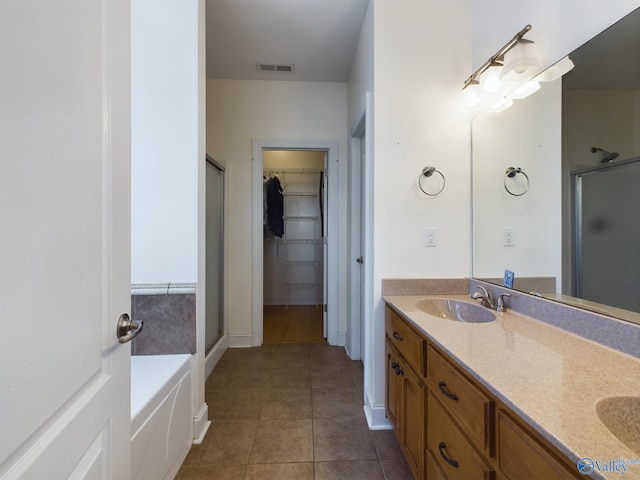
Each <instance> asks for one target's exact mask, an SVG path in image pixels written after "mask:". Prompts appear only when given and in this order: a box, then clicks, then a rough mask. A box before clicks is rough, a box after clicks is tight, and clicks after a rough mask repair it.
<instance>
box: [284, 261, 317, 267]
mask: <svg viewBox="0 0 640 480" xmlns="http://www.w3.org/2000/svg"><path fill="white" fill-rule="evenodd" d="M284 263H285V264H287V265H289V264H291V265H300V266H304V265H310V266H315V265H318V264H319V263H320V262H319V261H318V260H287V261H285V262H284Z"/></svg>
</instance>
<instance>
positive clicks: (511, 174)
mask: <svg viewBox="0 0 640 480" xmlns="http://www.w3.org/2000/svg"><path fill="white" fill-rule="evenodd" d="M519 173H521V174H522V175H523V176H524V178H525V179H526V181H527V183H526V185H525V187H524V190H523V191H522V192H520V193H514V192H512V191H511V190H509V187H507V178H514V177H515V176H516V175H517V174H519ZM502 183H503V185H504V189H505V190H506V191H507V192H508V193H509V195H513V196H514V197H521V196H522V195H524V194H525V193H527V192H528V191H529V176H528V175H527V174H526V173H524V170H522V169H521V168H520V167H518V168H515V167H509V168H507V171H506V172H505V174H504V180H503V181H502Z"/></svg>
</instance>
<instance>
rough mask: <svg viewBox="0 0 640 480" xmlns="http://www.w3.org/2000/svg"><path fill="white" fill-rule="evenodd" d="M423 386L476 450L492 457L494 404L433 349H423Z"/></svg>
mask: <svg viewBox="0 0 640 480" xmlns="http://www.w3.org/2000/svg"><path fill="white" fill-rule="evenodd" d="M427 371H428V373H427V384H428V385H429V389H430V391H431V392H433V396H434V397H437V398H438V399H439V400H440V401H441V402H442V404H443V405H444V407H445V408H446V409H447V410H448V411H449V413H450V414H451V416H452V417H453V418H454V419H455V420H456V421H457V422H458V423H459V424H460V426H461V427H462V429H463V430H464V431H465V432H466V433H467V435H468V436H469V438H470V439H471V441H472V442H473V443H474V444H475V445H476V447H478V448H480V449H481V450H484V451H485V452H486V453H487V454H488V455H490V456H493V455H494V445H495V441H494V431H493V419H494V411H495V405H494V401H493V400H492V399H491V398H489V397H488V396H486V395H485V394H484V393H482V391H481V390H480V389H478V388H477V387H476V386H475V385H474V384H473V383H472V382H471V381H469V380H468V379H467V378H466V377H464V375H462V373H460V371H459V370H458V369H457V368H456V367H454V366H453V365H452V364H451V363H449V361H448V360H446V359H445V358H444V357H443V356H442V355H441V354H440V353H439V352H437V351H436V350H435V349H434V348H433V347H431V346H429V347H428V348H427Z"/></svg>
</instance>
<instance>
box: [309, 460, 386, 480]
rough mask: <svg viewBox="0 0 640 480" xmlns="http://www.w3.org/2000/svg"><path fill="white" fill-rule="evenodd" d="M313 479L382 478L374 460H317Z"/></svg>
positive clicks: (361, 479)
mask: <svg viewBox="0 0 640 480" xmlns="http://www.w3.org/2000/svg"><path fill="white" fill-rule="evenodd" d="M315 465H316V469H315V470H316V477H315V480H383V477H382V472H381V471H380V466H379V465H378V462H376V461H352V462H317V463H316V464H315Z"/></svg>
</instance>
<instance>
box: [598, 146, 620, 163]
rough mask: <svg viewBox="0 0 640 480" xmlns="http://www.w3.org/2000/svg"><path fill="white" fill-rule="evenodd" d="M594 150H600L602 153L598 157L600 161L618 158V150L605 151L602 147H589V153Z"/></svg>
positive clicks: (605, 161)
mask: <svg viewBox="0 0 640 480" xmlns="http://www.w3.org/2000/svg"><path fill="white" fill-rule="evenodd" d="M596 152H601V153H602V158H601V159H600V163H608V162H612V161H613V160H615V159H616V158H618V157H619V156H620V154H619V153H618V152H607V151H606V150H603V149H602V148H598V147H591V153H596Z"/></svg>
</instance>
